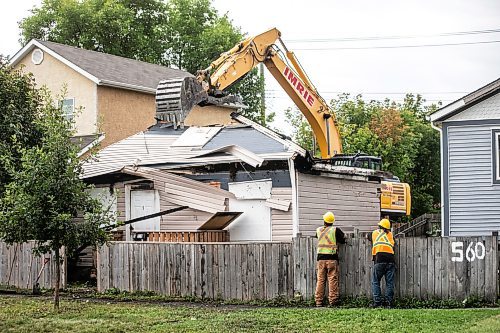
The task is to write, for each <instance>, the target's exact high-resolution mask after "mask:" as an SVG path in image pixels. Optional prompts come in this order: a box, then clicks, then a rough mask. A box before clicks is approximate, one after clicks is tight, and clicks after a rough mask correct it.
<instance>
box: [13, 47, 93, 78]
mask: <svg viewBox="0 0 500 333" xmlns="http://www.w3.org/2000/svg"><path fill="white" fill-rule="evenodd" d="M35 47H38V48H39V49H41V50H42V51H44V52H47V53H48V54H50V55H51V56H53V57H54V58H56V59H57V60H59V61H60V62H62V63H63V64H65V65H66V66H68V67H70V68H71V69H73V70H75V71H76V72H78V73H80V74H81V75H83V76H85V77H86V78H87V79H89V80H90V81H92V82H94V83H96V84H99V82H100V80H99V79H98V78H97V77H95V76H94V75H92V74H90V73H89V72H87V71H85V70H83V69H82V68H80V67H78V66H77V65H75V64H74V63H72V62H71V61H69V60H68V59H66V58H64V57H62V56H60V55H59V54H58V53H56V52H54V51H52V50H51V49H50V48H48V47H47V46H45V45H43V44H42V43H40V42H38V41H36V40H34V39H32V40H31V41H30V42H29V43H28V44H26V46H25V47H23V48H22V49H21V50H20V51H19V52H17V53H16V54H15V55H14V57H13V58H12V60H11V66H15V65H16V64H17V63H18V62H19V60H21V59H22V58H23V57H24V56H25V55H26V54H28V52H29V51H31V50H32V49H34V48H35Z"/></svg>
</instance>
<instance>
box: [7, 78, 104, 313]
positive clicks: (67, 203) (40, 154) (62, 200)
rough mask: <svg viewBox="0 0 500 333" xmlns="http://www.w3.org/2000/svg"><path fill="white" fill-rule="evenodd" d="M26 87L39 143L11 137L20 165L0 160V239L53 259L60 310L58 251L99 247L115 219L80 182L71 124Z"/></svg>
mask: <svg viewBox="0 0 500 333" xmlns="http://www.w3.org/2000/svg"><path fill="white" fill-rule="evenodd" d="M3 71H9V70H8V69H7V70H5V69H4V70H1V71H0V72H3ZM15 79H16V77H14V80H11V81H14V82H15ZM28 87H29V88H30V89H29V90H31V91H32V92H33V94H34V96H36V98H40V99H39V100H38V103H36V101H34V102H33V103H34V104H35V105H37V106H38V109H37V110H36V111H37V112H38V113H37V117H35V118H34V119H33V121H34V123H35V124H36V125H37V126H38V129H39V130H40V133H41V137H40V141H39V142H38V143H37V144H36V145H31V144H28V145H27V144H26V143H25V142H23V141H20V140H18V139H17V137H16V136H14V137H13V138H12V144H13V147H14V148H13V149H15V150H16V151H17V152H18V155H19V158H18V160H16V159H13V158H12V154H5V155H1V156H0V159H1V160H2V161H3V162H4V166H5V170H6V172H7V174H8V176H9V182H8V183H7V184H5V185H4V186H5V188H4V193H3V196H2V197H1V198H0V239H1V240H2V241H4V242H6V243H8V244H13V243H23V242H27V241H29V240H35V241H36V247H35V251H36V254H38V255H41V254H44V253H47V252H49V251H53V252H54V253H55V258H56V262H57V265H56V267H57V269H56V277H57V278H56V281H55V285H54V289H55V292H54V306H55V308H56V309H58V308H59V284H60V265H61V256H60V252H59V251H60V249H61V248H62V247H63V246H64V247H65V249H66V251H67V253H71V252H72V250H73V249H75V248H77V247H79V246H80V245H82V244H83V243H89V244H96V245H98V244H102V243H103V242H104V241H105V240H106V233H105V231H103V230H102V229H101V226H103V225H108V224H110V223H111V222H113V217H112V216H111V215H110V214H109V213H108V209H107V208H103V207H102V206H101V204H100V202H99V201H98V200H97V199H93V198H92V197H91V196H90V194H89V193H88V191H87V189H88V185H86V184H85V183H84V182H82V181H81V180H80V178H79V176H80V174H81V171H82V167H81V166H82V163H83V161H82V160H81V159H79V158H78V152H79V148H78V146H77V145H76V144H72V143H71V141H70V138H71V136H72V134H73V132H72V130H71V128H72V123H71V122H69V121H68V120H66V118H64V116H63V115H62V112H61V110H60V109H58V108H55V107H54V106H53V103H52V102H51V100H52V99H51V98H50V96H48V94H47V93H46V92H43V91H42V92H40V91H37V90H36V89H35V88H34V85H33V83H31V84H30V85H28ZM20 95H21V96H23V92H21V93H20ZM5 125H7V124H5ZM11 125H12V126H16V125H17V123H15V122H13V123H11ZM77 217H79V218H78V221H75V218H77Z"/></svg>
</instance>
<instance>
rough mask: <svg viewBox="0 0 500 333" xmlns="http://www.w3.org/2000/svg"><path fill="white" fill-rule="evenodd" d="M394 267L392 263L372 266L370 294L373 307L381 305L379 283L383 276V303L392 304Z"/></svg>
mask: <svg viewBox="0 0 500 333" xmlns="http://www.w3.org/2000/svg"><path fill="white" fill-rule="evenodd" d="M395 272H396V265H395V264H394V263H385V262H384V263H378V264H375V265H374V266H373V274H372V292H373V302H374V303H375V305H382V295H381V294H382V291H381V290H380V281H381V280H382V277H383V276H385V286H386V288H385V289H386V290H385V301H386V302H387V303H389V304H392V300H393V299H394V273H395Z"/></svg>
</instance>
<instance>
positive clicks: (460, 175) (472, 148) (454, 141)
mask: <svg viewBox="0 0 500 333" xmlns="http://www.w3.org/2000/svg"><path fill="white" fill-rule="evenodd" d="M499 102H500V101H499ZM498 105H500V103H499V104H498ZM467 111H468V110H466V111H464V113H465V112H467ZM493 128H500V124H499V125H476V126H473V125H466V123H464V124H460V123H459V122H455V123H454V124H453V125H448V126H447V125H446V123H445V129H446V132H447V134H446V138H447V148H448V149H447V150H448V154H447V159H448V168H447V170H448V175H447V177H446V175H445V179H444V181H445V182H446V181H447V182H448V183H447V187H448V203H447V204H448V207H449V212H448V216H447V217H445V224H446V223H449V235H450V236H465V235H468V236H473V235H491V233H492V231H498V230H500V185H493V175H492V146H491V145H492V129H493ZM445 158H446V157H445ZM445 168H446V166H445ZM444 190H445V191H446V184H445V189H444ZM445 196H446V194H445ZM445 204H446V203H445ZM445 214H446V212H445ZM444 231H445V235H446V234H447V226H445V230H444Z"/></svg>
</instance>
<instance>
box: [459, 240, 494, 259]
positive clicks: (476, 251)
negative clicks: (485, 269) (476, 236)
mask: <svg viewBox="0 0 500 333" xmlns="http://www.w3.org/2000/svg"><path fill="white" fill-rule="evenodd" d="M475 244H476V245H475V246H474V248H473V245H474V242H471V243H469V246H467V249H466V250H465V259H467V261H468V262H472V261H474V260H476V259H477V260H482V259H484V257H485V256H486V248H485V247H484V244H483V243H481V242H476V243H475ZM451 252H453V254H456V255H457V256H455V257H452V258H451V261H454V262H462V261H464V242H451Z"/></svg>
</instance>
